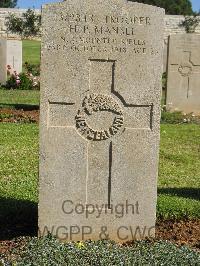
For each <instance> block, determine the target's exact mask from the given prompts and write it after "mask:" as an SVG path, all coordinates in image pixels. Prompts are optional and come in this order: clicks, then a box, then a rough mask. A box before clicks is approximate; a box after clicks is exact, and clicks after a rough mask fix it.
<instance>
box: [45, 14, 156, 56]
mask: <svg viewBox="0 0 200 266" xmlns="http://www.w3.org/2000/svg"><path fill="white" fill-rule="evenodd" d="M59 23H60V29H61V30H62V34H61V37H60V38H59V39H58V40H57V41H53V42H49V43H48V44H47V46H46V48H47V49H48V50H51V51H66V52H67V51H73V52H74V53H96V52H100V53H114V54H116V53H123V54H124V53H128V52H130V53H133V54H136V55H146V54H148V55H151V56H156V55H157V54H158V51H157V50H156V49H155V48H154V47H152V46H151V45H148V43H147V41H146V39H145V37H144V35H143V34H141V36H142V37H138V36H137V34H138V30H139V32H143V31H144V30H145V28H147V27H149V26H151V25H152V22H151V18H150V17H148V16H136V15H132V16H115V15H102V16H101V15H100V14H99V15H97V14H84V13H81V12H80V11H68V12H66V13H62V14H61V16H60V17H59ZM63 29H64V32H63Z"/></svg>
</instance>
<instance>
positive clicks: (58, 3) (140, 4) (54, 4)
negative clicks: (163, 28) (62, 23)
mask: <svg viewBox="0 0 200 266" xmlns="http://www.w3.org/2000/svg"><path fill="white" fill-rule="evenodd" d="M83 1H87V0H83ZM112 1H113V2H114V0H112ZM115 1H116V4H117V3H118V4H119V3H121V4H129V5H131V6H134V5H135V6H136V5H137V6H141V7H142V6H143V7H148V8H149V9H150V10H151V9H152V11H153V10H154V11H160V12H161V13H163V15H165V9H164V8H161V7H158V6H153V5H148V4H144V3H138V2H132V1H130V0H115ZM67 2H68V0H64V1H62V2H54V3H49V4H44V5H42V7H41V9H42V10H44V9H46V8H49V7H58V6H59V5H60V6H62V5H66V4H67ZM108 2H110V1H108Z"/></svg>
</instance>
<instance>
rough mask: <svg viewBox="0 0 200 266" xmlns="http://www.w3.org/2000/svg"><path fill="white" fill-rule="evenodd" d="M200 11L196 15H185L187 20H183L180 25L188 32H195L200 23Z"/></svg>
mask: <svg viewBox="0 0 200 266" xmlns="http://www.w3.org/2000/svg"><path fill="white" fill-rule="evenodd" d="M199 16H200V12H199V13H195V14H194V16H185V20H184V21H183V22H181V24H180V26H182V27H184V28H185V31H186V32H187V33H194V32H195V29H196V27H197V26H198V25H199V23H200V17H199Z"/></svg>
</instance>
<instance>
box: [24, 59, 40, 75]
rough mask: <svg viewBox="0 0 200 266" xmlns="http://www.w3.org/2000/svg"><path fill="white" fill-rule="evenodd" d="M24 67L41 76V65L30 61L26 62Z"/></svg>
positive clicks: (29, 71)
mask: <svg viewBox="0 0 200 266" xmlns="http://www.w3.org/2000/svg"><path fill="white" fill-rule="evenodd" d="M24 68H25V70H26V72H27V73H31V74H32V75H33V76H39V75H40V65H39V64H37V65H34V64H29V63H28V62H25V64H24Z"/></svg>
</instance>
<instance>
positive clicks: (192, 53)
mask: <svg viewBox="0 0 200 266" xmlns="http://www.w3.org/2000/svg"><path fill="white" fill-rule="evenodd" d="M167 108H168V109H169V110H170V111H183V112H185V113H191V112H193V113H195V114H200V35H197V34H180V35H179V34H178V35H171V36H170V41H169V58H168V80H167Z"/></svg>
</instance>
